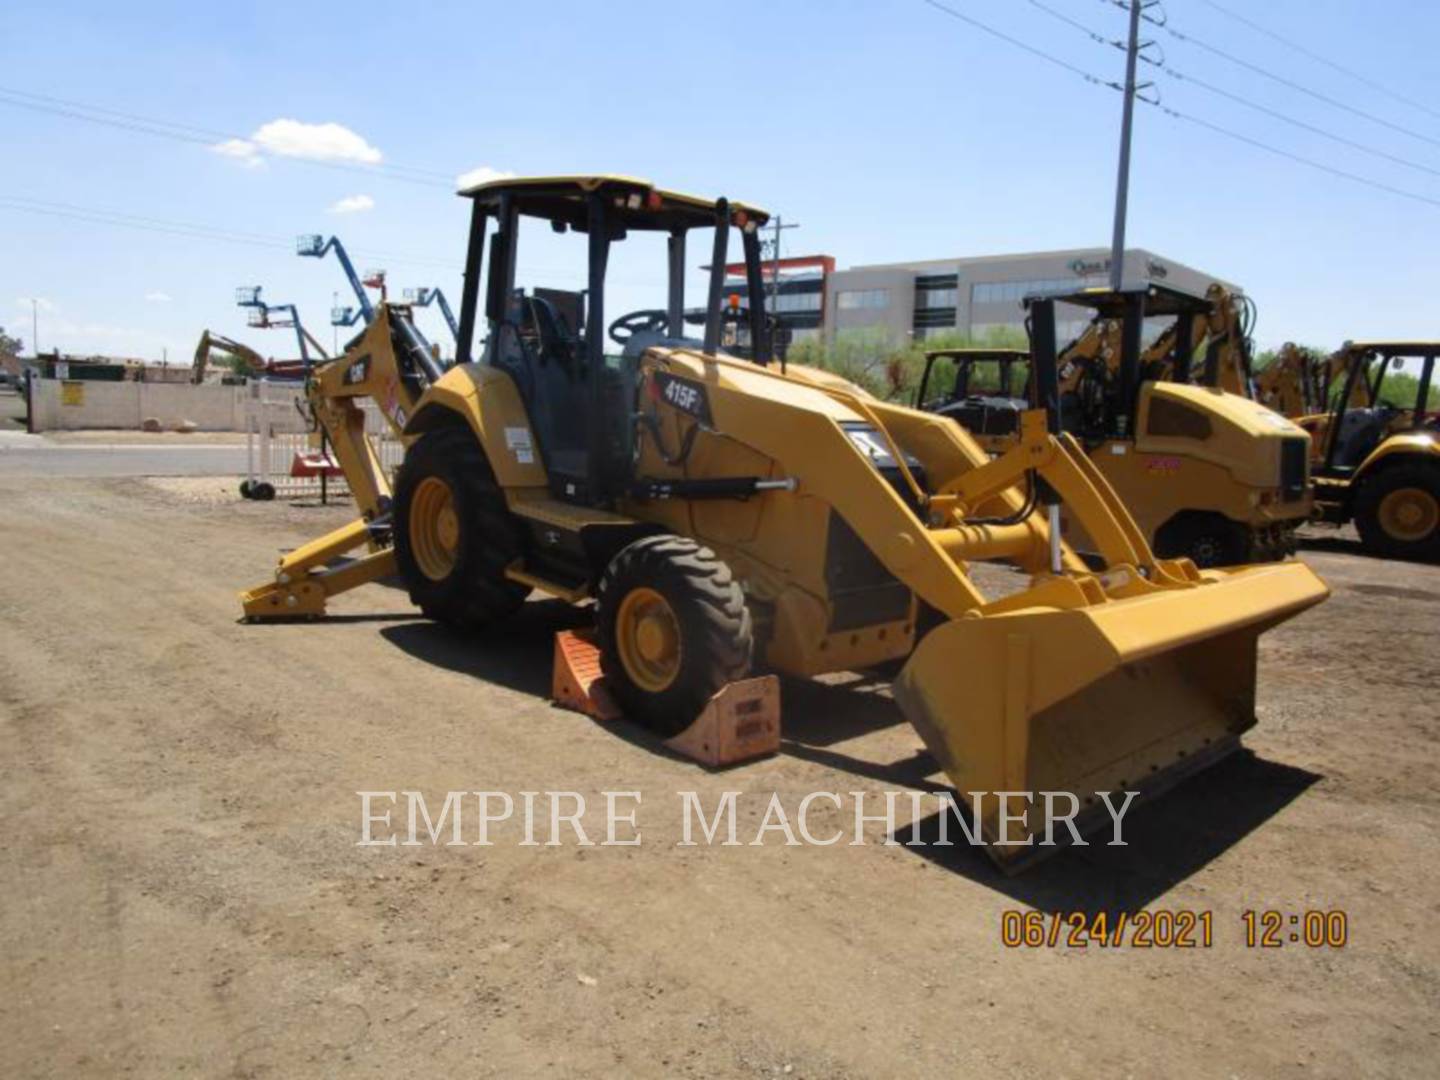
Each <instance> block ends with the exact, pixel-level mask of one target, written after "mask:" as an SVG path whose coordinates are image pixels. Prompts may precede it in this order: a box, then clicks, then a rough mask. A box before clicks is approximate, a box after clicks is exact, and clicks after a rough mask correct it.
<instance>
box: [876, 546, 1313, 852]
mask: <svg viewBox="0 0 1440 1080" xmlns="http://www.w3.org/2000/svg"><path fill="white" fill-rule="evenodd" d="M1203 578H1204V580H1203V582H1201V583H1197V584H1195V585H1194V586H1193V587H1189V588H1173V589H1158V590H1156V591H1155V592H1154V593H1150V594H1147V595H1143V596H1137V597H1131V598H1128V599H1106V600H1102V601H1100V602H1098V603H1093V604H1090V605H1089V606H1081V607H1077V608H1074V609H1063V608H1056V607H1039V606H1037V607H1030V608H1023V609H1018V610H1007V611H1006V612H1005V613H1004V614H994V615H985V614H983V612H982V613H979V614H977V615H976V616H971V617H967V618H962V619H955V620H952V621H950V622H948V623H944V624H942V625H941V626H939V627H937V628H936V629H935V630H933V631H932V632H931V633H929V634H927V635H926V637H925V638H924V640H923V641H921V643H920V645H919V646H918V647H917V648H916V650H915V653H914V655H913V656H912V657H911V659H910V661H909V663H907V664H906V665H905V669H904V670H903V671H902V672H901V674H900V677H899V678H898V679H897V680H896V682H895V688H894V691H895V698H896V700H897V702H898V703H899V705H900V708H901V710H902V711H903V712H904V714H905V716H906V718H907V719H908V720H909V721H910V723H911V724H913V725H914V727H915V728H916V730H917V731H919V733H920V736H921V738H923V739H924V740H925V745H926V747H927V748H928V749H929V750H930V752H931V754H933V755H934V756H935V758H936V759H937V760H938V761H939V762H940V764H941V766H942V767H943V768H944V770H945V772H946V774H947V775H948V776H949V778H950V781H951V782H952V783H953V784H954V785H955V787H956V789H957V791H958V792H959V794H960V795H961V796H962V797H963V798H965V799H966V800H967V801H968V802H969V803H970V804H971V808H972V811H973V812H974V813H975V816H976V817H977V818H978V819H979V820H980V822H981V827H982V831H983V839H984V841H985V849H986V851H987V852H988V853H989V854H990V855H991V857H992V858H993V859H994V860H995V861H996V862H997V863H999V864H1000V865H1001V866H1004V867H1012V868H1013V867H1014V866H1015V865H1016V864H1018V863H1020V862H1021V861H1028V860H1030V859H1033V858H1034V857H1036V856H1037V855H1040V854H1042V853H1043V852H1044V851H1046V850H1050V848H1048V847H1046V846H1044V845H1045V844H1046V843H1047V833H1046V822H1045V820H1044V812H1045V807H1046V800H1045V799H1044V797H1043V795H1042V793H1043V792H1052V793H1056V792H1066V793H1070V794H1072V795H1073V796H1074V798H1075V805H1078V807H1079V816H1078V817H1077V818H1076V819H1075V825H1076V827H1077V828H1078V829H1079V830H1080V832H1081V833H1082V834H1083V833H1084V832H1086V831H1087V830H1089V829H1094V828H1098V827H1100V826H1105V825H1108V824H1109V823H1110V821H1111V817H1110V814H1109V812H1108V811H1107V809H1106V806H1105V803H1104V802H1103V800H1102V799H1101V798H1100V795H1099V793H1100V792H1109V793H1111V796H1110V801H1111V803H1112V804H1113V806H1114V807H1115V809H1116V810H1117V811H1118V810H1120V809H1121V807H1122V806H1123V805H1124V803H1125V801H1126V796H1125V794H1124V793H1125V792H1127V791H1131V790H1134V791H1138V792H1142V793H1153V791H1154V790H1156V789H1159V788H1163V787H1166V786H1169V785H1170V784H1173V783H1174V782H1175V781H1176V780H1178V779H1179V778H1180V777H1182V776H1184V775H1187V774H1188V773H1190V772H1192V771H1195V770H1196V769H1198V768H1203V767H1204V766H1205V765H1207V764H1209V763H1211V762H1213V761H1214V760H1216V759H1217V758H1219V757H1221V756H1223V755H1224V754H1225V753H1226V752H1228V751H1229V750H1232V749H1234V748H1235V747H1236V746H1237V745H1238V737H1239V735H1240V734H1241V733H1242V732H1244V731H1246V730H1247V729H1249V728H1250V727H1253V726H1254V724H1255V668H1256V643H1257V639H1258V638H1259V636H1260V635H1261V634H1262V633H1264V632H1265V631H1266V630H1268V629H1269V628H1270V627H1272V626H1275V625H1276V624H1278V623H1281V622H1283V621H1285V620H1286V619H1289V618H1291V617H1292V616H1294V615H1296V614H1298V613H1300V612H1301V611H1304V610H1305V609H1306V608H1308V607H1311V606H1313V605H1315V604H1317V603H1319V602H1320V601H1321V600H1323V599H1325V597H1326V596H1328V595H1329V590H1328V589H1327V588H1326V586H1325V585H1324V583H1323V582H1321V581H1320V579H1319V578H1318V577H1316V576H1315V574H1314V573H1312V572H1311V570H1310V569H1309V567H1307V566H1305V565H1304V564H1303V563H1287V564H1282V565H1278V566H1263V567H1247V568H1244V569H1240V570H1236V571H1228V572H1227V571H1214V572H1207V573H1206V574H1205V575H1203ZM997 793H1011V794H1004V795H997ZM1024 793H1030V795H1029V797H1026V795H1025V794H1024ZM1050 805H1052V806H1053V807H1054V808H1055V812H1056V813H1057V814H1065V813H1067V812H1068V811H1069V810H1070V809H1071V805H1070V800H1069V799H1068V798H1064V797H1062V796H1058V795H1052V798H1051V800H1050ZM1002 810H1003V811H1004V814H1003V816H1002ZM1070 836H1071V834H1070V832H1069V830H1068V828H1067V827H1066V826H1065V825H1064V824H1063V823H1061V822H1059V821H1056V822H1055V824H1054V829H1053V832H1052V833H1051V837H1052V838H1053V840H1052V841H1051V842H1053V843H1064V842H1066V841H1067V840H1069V839H1070ZM1037 848H1038V850H1037Z"/></svg>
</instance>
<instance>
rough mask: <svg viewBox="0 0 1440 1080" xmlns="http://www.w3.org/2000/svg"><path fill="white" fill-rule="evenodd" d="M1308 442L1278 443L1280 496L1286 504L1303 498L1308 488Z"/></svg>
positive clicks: (1306, 440)
mask: <svg viewBox="0 0 1440 1080" xmlns="http://www.w3.org/2000/svg"><path fill="white" fill-rule="evenodd" d="M1309 465H1310V441H1309V440H1308V439H1285V440H1282V441H1281V443H1280V495H1281V498H1283V499H1284V500H1285V501H1286V502H1294V501H1295V500H1296V499H1303V498H1304V497H1305V489H1306V488H1307V487H1309V482H1310V477H1309V471H1310V470H1309Z"/></svg>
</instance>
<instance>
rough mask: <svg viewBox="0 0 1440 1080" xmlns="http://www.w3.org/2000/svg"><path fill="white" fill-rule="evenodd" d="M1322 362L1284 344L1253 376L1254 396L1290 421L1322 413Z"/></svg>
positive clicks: (1326, 380)
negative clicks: (1263, 367) (1261, 369)
mask: <svg viewBox="0 0 1440 1080" xmlns="http://www.w3.org/2000/svg"><path fill="white" fill-rule="evenodd" d="M1327 382H1328V379H1327V378H1326V375H1325V361H1324V360H1323V359H1322V358H1320V357H1318V356H1316V355H1315V354H1314V353H1312V352H1311V351H1310V350H1308V349H1306V348H1303V347H1302V346H1299V345H1296V344H1295V343H1294V342H1293V341H1287V342H1285V344H1284V345H1281V346H1280V349H1279V351H1278V352H1277V353H1276V354H1275V357H1274V359H1273V360H1271V361H1270V363H1269V364H1268V365H1267V366H1266V367H1265V369H1264V370H1263V371H1260V372H1257V373H1256V375H1255V396H1256V400H1258V401H1259V402H1260V403H1261V404H1263V405H1265V406H1267V407H1269V408H1271V409H1274V410H1275V411H1276V412H1278V413H1279V414H1280V415H1281V416H1288V417H1289V418H1290V419H1292V420H1296V419H1299V418H1300V417H1302V416H1314V415H1317V414H1319V413H1323V412H1324V411H1325V408H1326V406H1325V399H1326V394H1325V386H1326V383H1327Z"/></svg>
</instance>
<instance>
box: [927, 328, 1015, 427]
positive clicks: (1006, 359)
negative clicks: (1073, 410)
mask: <svg viewBox="0 0 1440 1080" xmlns="http://www.w3.org/2000/svg"><path fill="white" fill-rule="evenodd" d="M1029 364H1030V354H1029V353H1028V352H1026V351H1025V350H1023V349H932V350H930V351H929V352H927V353H926V354H925V373H924V374H923V375H922V376H921V377H920V389H919V390H918V391H917V392H916V397H915V403H916V407H917V408H920V409H924V410H925V411H926V412H933V413H938V414H939V415H941V416H948V417H950V418H951V419H952V420H955V421H956V422H957V423H959V424H960V426H961V427H963V428H965V429H966V430H967V431H970V432H972V433H973V434H975V435H982V436H997V437H1003V436H1012V435H1015V434H1017V433H1018V432H1019V431H1020V414H1021V413H1022V412H1024V411H1025V410H1026V409H1028V408H1029V407H1030V404H1029V390H1028V386H1029V379H1030V376H1029Z"/></svg>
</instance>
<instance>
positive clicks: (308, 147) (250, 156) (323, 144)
mask: <svg viewBox="0 0 1440 1080" xmlns="http://www.w3.org/2000/svg"><path fill="white" fill-rule="evenodd" d="M210 149H211V150H213V151H215V153H217V154H220V155H222V156H223V157H229V158H234V159H235V160H237V161H239V162H241V163H242V164H244V165H245V166H246V167H247V168H252V169H253V168H258V167H259V166H261V165H263V164H264V163H265V157H264V155H265V154H272V155H274V156H275V157H289V158H303V159H305V160H307V161H349V162H354V163H356V164H359V165H379V164H380V162H381V161H383V160H384V155H383V154H381V153H380V151H379V150H377V149H376V148H375V147H373V146H371V145H370V144H369V143H368V142H366V141H365V139H364V138H363V137H362V136H360V135H357V134H356V133H355V132H353V131H351V130H350V129H349V128H347V127H345V125H343V124H335V123H326V124H307V123H304V122H303V121H300V120H289V119H285V118H283V117H282V118H281V119H278V120H271V121H270V122H269V123H268V124H262V125H261V126H260V127H258V128H256V129H255V133H254V134H253V135H251V136H250V137H249V138H248V139H226V140H225V141H224V142H220V143H216V144H215V145H214V146H212V147H211V148H210Z"/></svg>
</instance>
